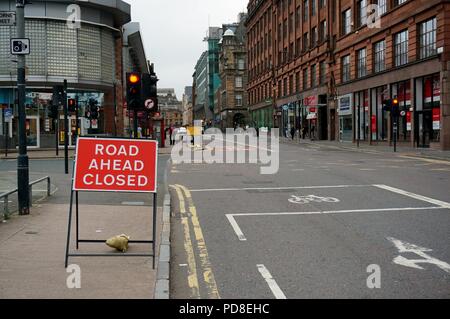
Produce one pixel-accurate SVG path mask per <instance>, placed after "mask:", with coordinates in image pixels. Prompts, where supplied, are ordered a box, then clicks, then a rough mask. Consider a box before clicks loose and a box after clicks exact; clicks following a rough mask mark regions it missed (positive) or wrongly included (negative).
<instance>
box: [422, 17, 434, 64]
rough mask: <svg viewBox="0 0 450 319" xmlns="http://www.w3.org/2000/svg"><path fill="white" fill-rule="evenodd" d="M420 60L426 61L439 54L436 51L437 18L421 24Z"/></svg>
mask: <svg viewBox="0 0 450 319" xmlns="http://www.w3.org/2000/svg"><path fill="white" fill-rule="evenodd" d="M419 32H420V34H419V37H420V39H419V46H420V50H419V53H420V58H421V59H425V58H428V57H430V56H433V55H435V54H436V53H437V50H436V18H433V19H431V20H428V21H426V22H424V23H421V24H420V30H419Z"/></svg>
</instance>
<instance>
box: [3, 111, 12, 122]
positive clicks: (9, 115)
mask: <svg viewBox="0 0 450 319" xmlns="http://www.w3.org/2000/svg"><path fill="white" fill-rule="evenodd" d="M4 114H5V121H10V120H11V119H12V117H13V110H12V109H11V108H9V109H5V110H4Z"/></svg>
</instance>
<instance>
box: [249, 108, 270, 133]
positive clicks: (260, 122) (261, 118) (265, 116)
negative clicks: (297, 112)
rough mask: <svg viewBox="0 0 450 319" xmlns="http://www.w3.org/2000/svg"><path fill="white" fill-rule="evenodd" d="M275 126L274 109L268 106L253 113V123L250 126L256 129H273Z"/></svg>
mask: <svg viewBox="0 0 450 319" xmlns="http://www.w3.org/2000/svg"><path fill="white" fill-rule="evenodd" d="M273 124H274V112H273V107H272V106H268V107H264V108H260V109H256V110H253V111H251V123H250V124H249V126H253V127H255V128H259V129H260V128H267V129H271V128H273V127H274V126H273Z"/></svg>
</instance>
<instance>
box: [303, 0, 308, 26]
mask: <svg viewBox="0 0 450 319" xmlns="http://www.w3.org/2000/svg"><path fill="white" fill-rule="evenodd" d="M308 16H309V1H308V0H304V1H303V21H308Z"/></svg>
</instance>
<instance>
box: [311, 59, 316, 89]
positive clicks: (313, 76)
mask: <svg viewBox="0 0 450 319" xmlns="http://www.w3.org/2000/svg"><path fill="white" fill-rule="evenodd" d="M316 86H317V70H316V65H315V64H314V65H313V66H312V67H311V87H316Z"/></svg>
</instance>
